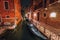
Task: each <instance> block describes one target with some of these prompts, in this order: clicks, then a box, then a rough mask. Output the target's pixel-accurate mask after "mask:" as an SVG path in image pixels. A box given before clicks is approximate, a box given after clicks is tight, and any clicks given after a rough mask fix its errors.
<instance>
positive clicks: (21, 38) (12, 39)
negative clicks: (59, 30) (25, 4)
mask: <svg viewBox="0 0 60 40" xmlns="http://www.w3.org/2000/svg"><path fill="white" fill-rule="evenodd" d="M0 40H43V39H42V38H39V37H37V36H35V35H34V34H33V33H31V32H30V31H29V29H28V27H27V25H26V23H25V21H23V22H21V23H19V24H18V26H17V27H16V28H15V29H14V30H7V31H6V32H5V34H4V36H2V37H0Z"/></svg>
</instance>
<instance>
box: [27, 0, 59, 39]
mask: <svg viewBox="0 0 60 40" xmlns="http://www.w3.org/2000/svg"><path fill="white" fill-rule="evenodd" d="M59 13H60V0H42V1H40V3H39V2H37V1H36V0H34V2H33V5H32V6H31V10H30V13H27V17H28V18H29V20H31V21H32V23H33V24H34V25H35V26H36V28H37V29H38V30H39V31H40V32H42V33H43V34H44V35H46V36H47V37H48V39H49V40H60V36H59V35H60V31H59V30H60V18H59V17H60V14H59Z"/></svg>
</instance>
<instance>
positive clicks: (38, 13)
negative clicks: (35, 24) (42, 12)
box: [37, 12, 39, 21]
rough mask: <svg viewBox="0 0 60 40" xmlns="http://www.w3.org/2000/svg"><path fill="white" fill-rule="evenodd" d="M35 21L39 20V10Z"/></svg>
mask: <svg viewBox="0 0 60 40" xmlns="http://www.w3.org/2000/svg"><path fill="white" fill-rule="evenodd" d="M37 21H39V12H38V13H37Z"/></svg>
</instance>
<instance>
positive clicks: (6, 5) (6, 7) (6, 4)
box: [4, 1, 9, 9]
mask: <svg viewBox="0 0 60 40" xmlns="http://www.w3.org/2000/svg"><path fill="white" fill-rule="evenodd" d="M4 4H5V6H4V7H5V9H8V8H9V7H8V2H7V1H5V2H4Z"/></svg>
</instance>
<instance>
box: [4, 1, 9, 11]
mask: <svg viewBox="0 0 60 40" xmlns="http://www.w3.org/2000/svg"><path fill="white" fill-rule="evenodd" d="M5 2H8V9H6V8H5ZM3 3H4V9H5V10H9V1H3Z"/></svg>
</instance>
